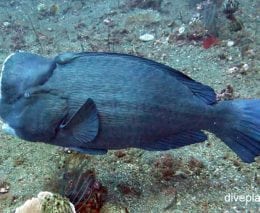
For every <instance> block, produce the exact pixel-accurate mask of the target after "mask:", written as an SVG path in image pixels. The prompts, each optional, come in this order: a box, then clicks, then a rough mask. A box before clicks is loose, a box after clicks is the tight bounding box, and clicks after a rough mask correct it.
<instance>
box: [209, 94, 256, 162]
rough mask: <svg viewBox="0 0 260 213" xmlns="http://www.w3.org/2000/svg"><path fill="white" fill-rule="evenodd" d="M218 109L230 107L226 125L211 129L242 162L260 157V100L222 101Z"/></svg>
mask: <svg viewBox="0 0 260 213" xmlns="http://www.w3.org/2000/svg"><path fill="white" fill-rule="evenodd" d="M217 105H219V107H229V109H230V107H231V110H232V111H231V112H230V113H231V114H230V115H227V120H226V121H225V122H226V124H223V123H222V124H223V126H222V127H221V130H220V126H217V127H218V128H219V130H217V129H212V130H213V132H214V133H215V134H216V135H217V136H218V137H219V138H221V139H222V140H223V141H224V142H225V143H226V144H227V145H228V146H229V147H230V148H231V149H232V150H233V151H234V152H235V153H236V154H237V155H238V156H239V157H240V158H241V159H242V160H243V161H244V162H247V163H251V162H253V161H255V157H257V156H259V155H260V99H257V100H234V101H224V102H222V103H219V104H217Z"/></svg>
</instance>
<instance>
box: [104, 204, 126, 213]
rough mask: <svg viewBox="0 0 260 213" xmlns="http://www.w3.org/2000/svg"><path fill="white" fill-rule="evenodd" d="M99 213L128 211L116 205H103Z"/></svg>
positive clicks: (122, 212) (123, 212)
mask: <svg viewBox="0 0 260 213" xmlns="http://www.w3.org/2000/svg"><path fill="white" fill-rule="evenodd" d="M100 213H128V210H127V208H126V207H123V206H121V205H119V204H116V203H105V204H104V206H103V207H102V208H101V210H100Z"/></svg>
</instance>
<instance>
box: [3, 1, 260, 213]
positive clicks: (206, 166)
mask: <svg viewBox="0 0 260 213" xmlns="http://www.w3.org/2000/svg"><path fill="white" fill-rule="evenodd" d="M259 11H260V2H259V1H257V0H250V1H247V0H205V1H202V0H172V1H171V0H131V1H127V0H109V1H101V0H88V1H87V0H86V1H84V0H71V1H68V0H56V1H54V0H53V1H51V0H42V1H37V0H20V1H15V0H10V1H5V0H0V62H1V63H3V61H4V59H5V58H6V57H7V56H8V55H9V54H11V53H12V52H14V51H18V50H25V51H29V52H33V53H37V54H42V55H45V56H50V57H53V56H55V55H57V54H58V53H60V52H66V51H73V52H80V51H109V52H120V53H127V54H133V55H137V56H143V57H146V58H149V59H153V60H156V61H158V62H161V63H163V64H167V65H169V66H171V67H173V68H175V69H177V70H180V71H182V72H183V73H185V74H187V75H188V76H190V77H192V78H193V79H194V80H197V81H199V82H201V83H203V84H206V85H209V86H211V87H212V88H214V90H215V91H216V92H217V94H218V99H219V100H229V99H235V98H260V72H259V65H260V63H259V52H258V50H259V44H260V41H259V39H260V35H259V31H258V28H259V14H260V13H259ZM72 77H73V76H72ZM207 134H208V137H209V138H208V140H207V141H206V142H204V143H200V144H194V145H190V146H186V147H184V148H180V149H175V150H170V151H166V152H148V151H143V150H139V149H126V150H118V151H109V152H108V154H107V155H102V156H91V155H83V154H78V153H75V152H71V151H70V150H64V149H60V148H57V147H55V146H51V145H46V144H40V143H35V144H33V143H30V142H25V141H22V140H19V139H16V138H13V137H11V136H9V135H6V134H4V133H2V132H0V212H1V213H2V212H6V213H7V212H14V211H15V209H16V208H17V207H18V206H20V205H22V204H23V203H24V202H25V201H26V200H28V199H31V198H32V197H36V196H37V194H38V193H39V192H41V191H50V192H53V193H58V194H60V195H61V196H63V197H67V198H68V199H70V201H71V202H72V203H73V204H75V206H76V209H77V212H103V213H106V212H107V213H117V212H122V213H123V212H125V213H127V212H137V213H139V212H140V213H146V212H147V213H148V212H259V211H260V198H259V196H260V189H259V184H260V174H259V169H260V159H256V162H254V163H252V164H246V163H243V162H242V161H241V160H240V159H239V158H238V157H237V156H236V155H235V154H234V153H233V152H232V151H231V150H230V149H229V148H228V147H227V146H226V145H225V144H224V143H223V142H222V141H221V140H220V139H218V138H216V137H215V136H214V135H213V134H210V133H207ZM75 192H78V194H77V193H75ZM239 196H240V197H239ZM243 196H244V198H245V197H246V196H247V198H251V200H250V201H249V200H247V201H246V200H243V199H238V197H239V198H241V197H242V198H243ZM47 205H49V206H51V205H52V204H47ZM48 211H49V212H51V211H50V210H46V212H48ZM24 212H26V211H24ZM27 212H28V211H27ZM31 212H34V211H31ZM60 212H63V211H60Z"/></svg>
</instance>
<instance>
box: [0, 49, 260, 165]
mask: <svg viewBox="0 0 260 213" xmlns="http://www.w3.org/2000/svg"><path fill="white" fill-rule="evenodd" d="M32 64H33V65H32ZM15 76H18V77H19V78H18V80H19V81H17V79H16V77H15ZM259 107H260V100H251V101H250V100H245V101H242V100H240V101H233V102H232V101H225V102H221V103H217V101H216V95H215V93H214V91H213V89H212V88H210V87H209V86H206V85H203V84H201V83H199V82H196V81H194V80H192V79H191V78H189V77H188V76H186V75H184V74H182V73H181V72H179V71H177V70H175V69H173V68H170V67H168V66H165V65H163V64H160V63H157V62H155V61H152V60H148V59H144V58H140V57H136V56H131V55H125V54H116V53H87V52H85V53H64V54H60V55H58V56H56V57H55V58H53V59H47V58H45V57H42V56H38V55H35V54H31V53H25V52H18V53H15V54H13V55H12V56H10V57H9V58H8V59H7V60H6V61H5V63H4V65H3V71H2V79H1V102H0V116H1V118H2V119H3V120H4V122H5V123H6V124H7V125H8V126H9V127H10V128H11V129H12V130H13V132H15V134H16V135H17V136H18V137H20V138H22V139H25V140H28V141H34V142H45V143H50V144H55V145H58V146H64V147H70V148H72V149H74V150H77V151H81V152H85V153H91V154H104V153H106V152H107V150H109V149H122V148H127V147H136V148H142V149H146V150H168V149H173V148H178V147H182V146H185V145H188V144H192V143H198V142H202V141H205V140H206V139H207V137H206V135H205V134H204V133H203V132H202V131H201V130H208V131H211V132H213V133H215V134H216V135H217V136H218V137H220V138H221V139H222V140H224V142H226V143H227V145H228V146H229V147H231V148H232V149H233V150H234V151H235V152H236V153H237V154H238V155H239V156H240V157H241V158H242V159H243V160H244V161H246V162H252V161H254V157H255V156H259V153H260V145H259V141H260V138H259V137H260V134H259V131H260V130H259V126H260V118H259V116H260V111H259ZM241 113H242V114H243V113H244V114H243V115H244V117H241V115H242V114H241ZM253 115H254V116H256V117H255V118H254V119H253V120H252V119H251V120H250V121H249V120H248V118H245V117H246V116H253ZM250 118H251V117H250ZM240 124H241V125H240ZM244 125H248V127H247V128H244ZM227 128H230V130H229V131H228V130H227ZM243 128H244V129H243ZM248 128H251V129H250V130H248ZM9 132H12V131H9ZM240 133H241V134H240ZM242 133H243V134H242ZM243 137H244V138H243ZM248 141H249V142H250V141H251V142H250V143H248Z"/></svg>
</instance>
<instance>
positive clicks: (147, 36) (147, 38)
mask: <svg viewBox="0 0 260 213" xmlns="http://www.w3.org/2000/svg"><path fill="white" fill-rule="evenodd" d="M139 39H140V40H141V41H152V40H154V35H152V34H148V33H145V34H143V35H141V36H140V37H139Z"/></svg>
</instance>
